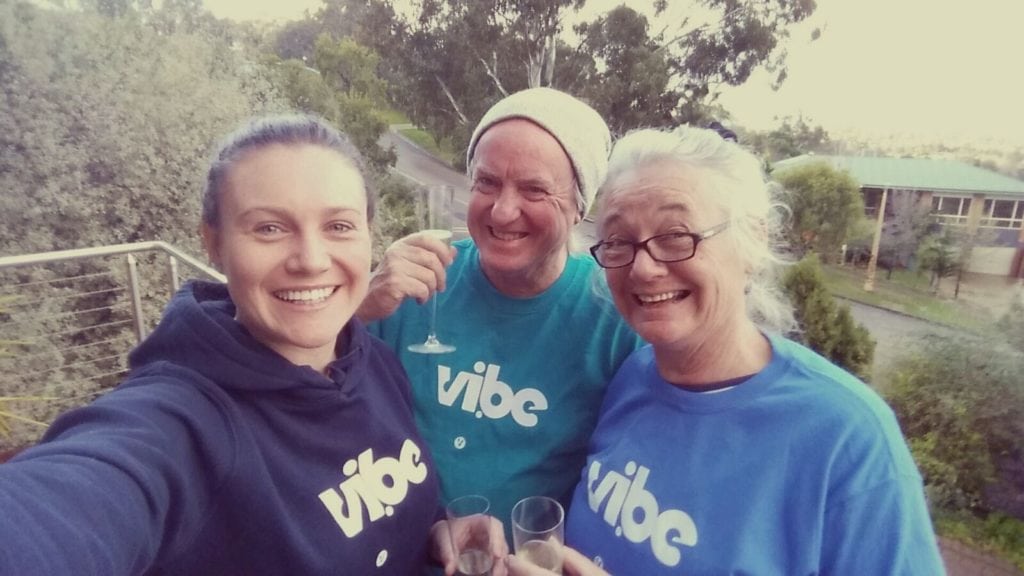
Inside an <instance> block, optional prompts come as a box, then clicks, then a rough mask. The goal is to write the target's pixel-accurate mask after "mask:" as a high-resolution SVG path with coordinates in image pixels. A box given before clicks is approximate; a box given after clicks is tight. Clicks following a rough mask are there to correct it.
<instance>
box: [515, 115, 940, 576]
mask: <svg viewBox="0 0 1024 576" xmlns="http://www.w3.org/2000/svg"><path fill="white" fill-rule="evenodd" d="M771 213H772V205H771V199H770V196H769V188H768V186H767V185H766V182H765V180H764V177H763V175H762V172H761V169H760V165H759V163H758V161H757V160H756V159H755V158H754V157H753V156H752V155H750V154H749V153H747V152H745V151H743V150H742V149H741V148H740V147H739V146H738V145H736V144H734V143H732V142H727V141H725V140H723V139H722V138H721V137H720V136H719V135H718V134H716V133H715V132H713V131H709V130H700V129H688V128H679V129H677V130H675V131H672V132H662V131H655V130H644V131H639V132H635V133H632V134H630V135H628V136H626V137H624V138H623V139H622V140H621V141H620V142H618V143H617V145H616V146H615V149H614V151H613V153H612V157H611V160H610V165H609V177H608V179H607V180H606V182H605V184H604V185H603V186H602V201H601V209H600V213H599V216H598V229H599V237H600V238H601V241H600V242H599V243H598V244H597V245H595V246H594V247H593V249H592V253H593V255H594V257H595V258H596V260H597V262H598V263H599V264H600V265H601V266H602V267H604V268H605V269H606V276H607V280H608V286H609V288H610V290H611V293H612V296H613V297H614V300H615V304H616V306H617V307H618V309H619V311H620V313H621V314H622V315H623V317H625V319H626V320H627V321H628V322H629V324H630V325H631V326H632V327H633V328H634V329H636V331H637V332H638V333H639V334H640V335H641V336H642V337H643V338H644V339H645V340H646V341H647V342H649V343H650V346H647V347H645V348H642V349H640V350H638V351H637V352H636V353H634V354H633V355H632V356H631V357H630V358H629V359H628V360H627V361H626V362H625V363H624V364H623V366H622V368H621V369H620V370H619V372H618V374H617V375H616V376H615V378H614V379H613V381H612V382H611V384H610V385H609V388H608V394H607V396H606V399H605V402H604V405H603V407H602V410H601V415H600V418H599V422H598V426H597V430H596V431H595V433H594V436H593V438H592V439H591V442H590V448H589V456H588V460H587V465H586V468H585V469H584V471H583V474H582V478H581V481H580V483H579V485H578V486H577V489H576V493H575V496H574V498H573V502H572V507H571V508H570V512H569V518H568V521H567V534H566V538H567V540H568V542H569V543H570V544H571V545H573V546H575V547H576V548H578V549H579V551H580V552H581V553H582V555H583V556H582V557H581V556H579V555H574V554H570V555H569V556H568V558H567V566H566V573H568V574H599V573H603V572H602V571H601V570H599V569H598V568H597V567H596V566H595V565H597V566H603V568H604V569H605V570H607V571H608V572H610V573H612V574H617V575H623V574H644V575H653V574H709V575H710V574H757V575H759V576H760V575H771V574H778V575H793V574H872V575H878V574H921V575H934V574H942V573H943V571H944V570H943V566H942V562H941V558H940V556H939V553H938V549H937V546H936V541H935V536H934V533H933V531H932V527H931V522H930V520H929V517H928V511H927V507H926V505H925V499H924V492H923V489H922V482H921V477H920V475H919V474H918V471H917V469H916V467H915V466H914V462H913V460H912V459H911V455H910V452H909V450H908V449H907V446H906V443H905V442H904V440H903V437H902V436H901V434H900V430H899V426H898V424H897V422H896V419H895V418H894V416H893V413H892V411H891V410H890V409H889V408H888V407H887V406H886V405H885V403H884V402H883V401H882V400H881V398H879V397H878V395H876V394H875V393H874V392H873V391H872V390H871V389H870V388H869V387H868V386H867V385H865V384H864V383H863V382H860V381H858V380H857V379H856V378H854V377H853V376H851V375H850V374H848V373H847V372H845V371H843V370H842V369H840V368H838V367H836V366H835V365H833V364H831V363H829V362H828V361H827V360H825V359H824V358H822V357H821V356H819V355H817V354H816V353H814V352H812V351H811V350H809V349H807V348H805V347H803V346H801V345H799V344H797V343H795V342H793V341H790V340H787V339H786V338H784V337H782V336H780V335H779V332H780V331H782V330H785V329H787V328H789V326H790V323H791V322H792V316H791V314H789V313H787V306H786V305H785V304H784V302H783V300H782V299H781V298H779V297H778V296H776V295H775V293H774V292H773V290H772V287H773V286H775V282H774V281H773V279H772V277H771V276H772V275H771V272H772V268H773V265H774V264H775V263H776V262H777V261H778V259H777V258H776V256H775V255H774V254H773V252H772V239H773V238H774V237H775V236H776V234H775V233H776V232H777V230H776V228H775V222H774V220H773V219H772V218H771ZM583 557H587V558H590V559H592V560H593V564H591V563H590V562H588V561H586V560H585V559H584V558H583ZM510 565H511V566H510V567H511V568H512V573H513V574H528V573H531V572H529V571H528V569H524V567H523V566H522V562H521V561H516V560H512V561H510Z"/></svg>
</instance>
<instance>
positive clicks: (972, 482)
mask: <svg viewBox="0 0 1024 576" xmlns="http://www.w3.org/2000/svg"><path fill="white" fill-rule="evenodd" d="M1021 373H1024V354H1019V353H1016V352H1015V351H1013V350H1012V349H1010V348H1009V347H1007V346H1005V345H1003V344H1001V343H1000V342H998V341H996V340H994V339H981V338H977V337H969V336H962V337H960V336H958V337H946V338H940V337H937V336H934V337H929V338H926V339H925V340H924V341H923V342H922V344H921V347H920V349H917V350H910V351H908V353H907V355H906V356H904V357H903V358H899V359H897V360H895V361H894V363H893V367H892V370H891V372H890V373H889V374H888V375H887V378H886V380H887V382H886V386H885V387H884V389H885V390H886V399H887V400H888V402H889V404H890V405H891V406H892V408H893V410H894V411H895V412H896V415H897V417H898V418H899V421H900V425H901V427H902V429H903V433H904V435H905V436H906V437H907V439H908V442H909V444H910V448H911V450H912V451H913V453H914V458H915V460H916V461H917V463H918V466H919V467H920V469H921V473H922V474H923V476H924V480H925V485H926V487H927V490H928V494H929V498H930V502H931V504H932V506H933V507H937V508H940V509H945V510H967V511H970V512H972V513H975V514H981V515H985V514H988V513H991V512H993V511H995V510H999V509H1002V510H1004V511H1006V512H1008V513H1010V514H1012V515H1015V516H1019V517H1024V503H1022V502H1021V499H1020V494H1022V493H1024V478H1022V475H1021V474H1020V469H1021V466H1022V465H1024V386H1022V384H1021V382H1020V374H1021Z"/></svg>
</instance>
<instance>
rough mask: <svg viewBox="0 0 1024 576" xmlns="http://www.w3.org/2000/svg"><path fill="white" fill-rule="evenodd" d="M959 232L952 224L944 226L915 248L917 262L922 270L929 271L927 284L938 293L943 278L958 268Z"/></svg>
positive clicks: (955, 271)
mask: <svg viewBox="0 0 1024 576" xmlns="http://www.w3.org/2000/svg"><path fill="white" fill-rule="evenodd" d="M960 236H961V234H960V232H959V231H958V230H955V229H954V228H953V227H952V226H945V227H943V229H942V230H941V232H939V233H936V234H931V235H929V236H928V237H926V238H925V239H924V241H923V242H922V243H921V246H920V248H918V250H917V263H918V265H919V266H920V267H921V269H922V270H927V271H929V272H931V280H930V281H929V286H931V288H932V292H933V293H938V291H939V285H940V283H941V281H942V279H943V278H946V277H948V276H952V275H954V274H956V273H957V271H958V270H959V268H960V261H961V258H960V243H961V238H960Z"/></svg>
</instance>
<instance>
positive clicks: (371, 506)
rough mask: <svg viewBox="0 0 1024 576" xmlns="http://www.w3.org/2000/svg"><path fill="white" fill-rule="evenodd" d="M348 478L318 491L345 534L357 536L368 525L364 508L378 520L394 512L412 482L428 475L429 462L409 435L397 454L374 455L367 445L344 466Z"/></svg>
mask: <svg viewBox="0 0 1024 576" xmlns="http://www.w3.org/2000/svg"><path fill="white" fill-rule="evenodd" d="M342 473H344V474H345V480H344V481H343V482H342V483H341V484H340V485H338V490H340V491H341V494H339V493H338V490H335V489H334V488H328V489H327V490H324V491H323V492H321V493H320V494H319V497H320V501H321V502H323V504H324V506H325V507H326V508H327V511H328V512H330V513H331V517H333V518H334V521H335V522H337V523H338V527H339V528H341V531H342V532H344V533H345V536H347V537H349V538H352V537H354V536H358V535H359V533H360V532H362V531H363V529H364V528H365V524H366V523H365V521H364V519H363V509H364V506H365V509H366V515H367V516H368V520H369V521H370V522H371V523H372V522H376V521H377V520H380V519H381V518H383V517H385V516H392V515H394V513H395V506H397V505H399V504H401V503H402V501H403V500H405V497H406V495H407V494H408V493H409V485H410V484H421V483H422V482H423V481H424V480H426V478H427V465H426V464H424V463H423V461H422V452H421V451H420V447H419V446H417V445H416V443H415V442H413V441H412V440H409V439H406V441H405V442H404V443H403V444H402V450H401V454H400V455H399V456H398V458H397V459H396V458H391V457H389V456H383V457H381V458H380V459H379V460H375V459H374V458H373V449H372V448H367V449H366V450H364V451H363V453H362V454H360V455H359V456H358V457H357V458H356V459H354V460H349V461H348V462H345V465H344V466H343V467H342Z"/></svg>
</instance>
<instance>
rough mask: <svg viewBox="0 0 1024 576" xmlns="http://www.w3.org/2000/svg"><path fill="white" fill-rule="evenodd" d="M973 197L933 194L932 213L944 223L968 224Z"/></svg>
mask: <svg viewBox="0 0 1024 576" xmlns="http://www.w3.org/2000/svg"><path fill="white" fill-rule="evenodd" d="M970 211H971V199H970V198H969V197H967V196H939V195H935V196H932V215H934V216H935V217H936V220H938V221H939V222H940V223H942V224H952V225H954V226H965V225H967V214H968V213H969V212H970Z"/></svg>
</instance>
